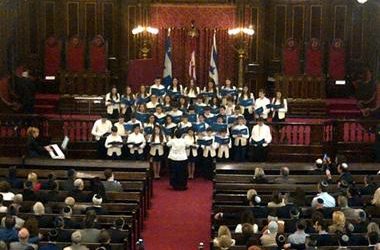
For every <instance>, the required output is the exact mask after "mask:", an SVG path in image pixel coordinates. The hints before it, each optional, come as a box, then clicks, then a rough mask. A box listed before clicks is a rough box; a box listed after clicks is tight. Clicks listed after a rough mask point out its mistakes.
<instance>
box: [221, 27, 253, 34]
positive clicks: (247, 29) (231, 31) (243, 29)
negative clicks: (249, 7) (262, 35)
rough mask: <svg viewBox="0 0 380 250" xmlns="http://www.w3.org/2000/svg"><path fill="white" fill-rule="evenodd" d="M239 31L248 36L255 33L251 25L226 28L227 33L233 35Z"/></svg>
mask: <svg viewBox="0 0 380 250" xmlns="http://www.w3.org/2000/svg"><path fill="white" fill-rule="evenodd" d="M239 33H243V34H246V35H249V36H252V35H253V34H255V30H254V29H253V27H252V25H250V26H249V27H239V28H234V29H229V30H228V35H231V36H235V35H237V34H239Z"/></svg>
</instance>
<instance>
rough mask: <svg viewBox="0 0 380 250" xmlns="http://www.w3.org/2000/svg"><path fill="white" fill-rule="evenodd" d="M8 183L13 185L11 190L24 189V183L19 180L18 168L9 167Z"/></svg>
mask: <svg viewBox="0 0 380 250" xmlns="http://www.w3.org/2000/svg"><path fill="white" fill-rule="evenodd" d="M6 181H7V182H8V183H9V184H10V185H11V188H15V189H20V188H23V182H22V181H21V180H20V179H18V178H17V169H16V166H11V167H9V169H8V178H7V180H6Z"/></svg>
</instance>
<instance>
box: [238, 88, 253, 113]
mask: <svg viewBox="0 0 380 250" xmlns="http://www.w3.org/2000/svg"><path fill="white" fill-rule="evenodd" d="M248 99H252V100H253V106H248V107H244V106H240V109H241V112H242V113H244V110H245V109H247V110H248V113H249V114H252V113H253V108H254V105H255V96H254V95H253V93H249V95H248V97H246V96H243V95H240V96H239V98H238V100H248ZM238 103H239V102H238Z"/></svg>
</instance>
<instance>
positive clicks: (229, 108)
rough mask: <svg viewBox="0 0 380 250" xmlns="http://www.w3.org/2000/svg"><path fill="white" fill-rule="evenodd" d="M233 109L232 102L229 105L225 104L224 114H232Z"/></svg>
mask: <svg viewBox="0 0 380 250" xmlns="http://www.w3.org/2000/svg"><path fill="white" fill-rule="evenodd" d="M234 111H235V104H232V105H231V106H229V105H227V106H226V115H233V114H234Z"/></svg>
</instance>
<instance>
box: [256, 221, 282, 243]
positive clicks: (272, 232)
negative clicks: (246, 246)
mask: <svg viewBox="0 0 380 250" xmlns="http://www.w3.org/2000/svg"><path fill="white" fill-rule="evenodd" d="M277 232H278V224H277V222H275V221H271V222H269V224H268V228H267V229H266V230H265V231H264V232H263V235H262V236H261V237H260V242H261V245H262V246H263V247H277V243H276V236H277Z"/></svg>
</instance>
